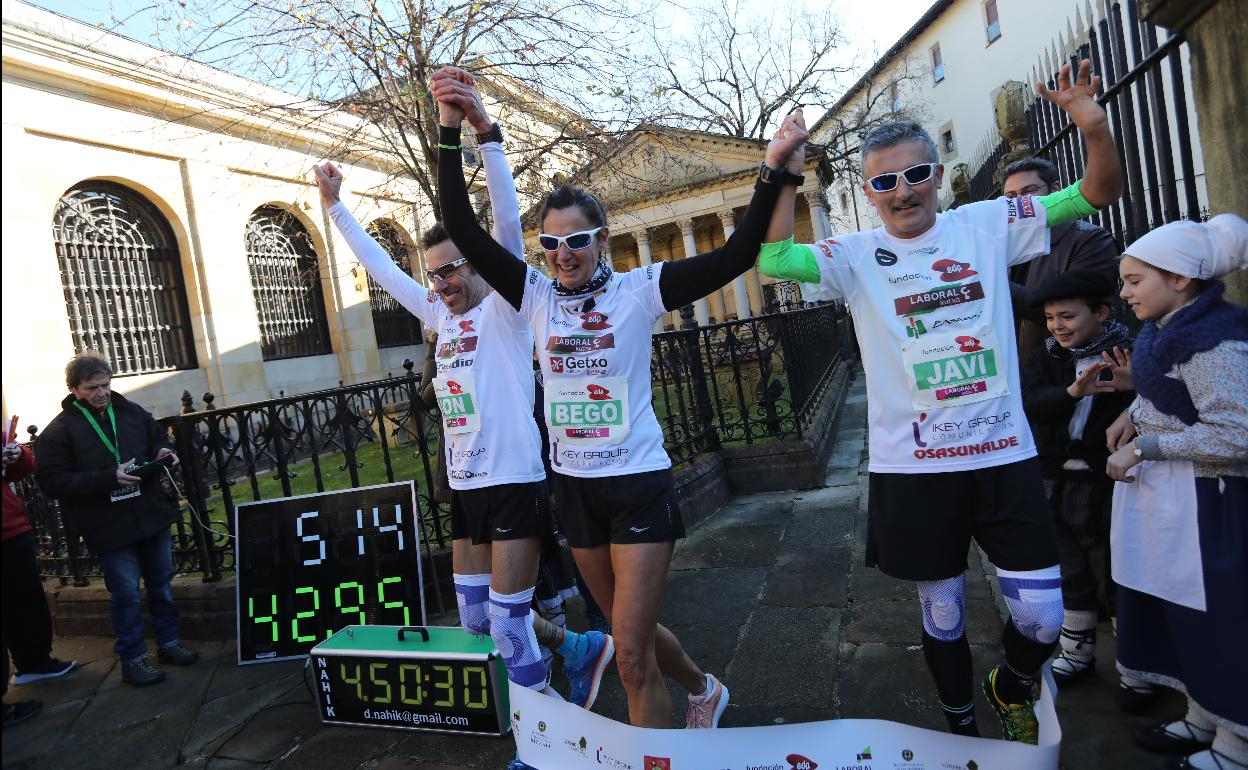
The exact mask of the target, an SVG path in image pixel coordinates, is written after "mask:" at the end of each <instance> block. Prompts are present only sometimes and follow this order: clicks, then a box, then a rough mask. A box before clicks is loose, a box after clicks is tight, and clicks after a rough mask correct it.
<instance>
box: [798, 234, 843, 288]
mask: <svg viewBox="0 0 1248 770" xmlns="http://www.w3.org/2000/svg"><path fill="white" fill-rule="evenodd" d="M804 245H805V247H806V248H808V249H810V253H811V254H813V255H814V257H815V264H816V265H818V266H819V283H800V284H799V286H801V289H802V299H803V300H804V301H806V302H825V301H827V300H833V299H840V298H842V297H848V296H849V294H850V292H851V291H852V290H853V287H854V269H853V267H852V266H851V265H850V255H851V253H852V252H851V251H850V249H849V248H848V247H847V246H845V244H843V243H841V242H840V241H838V240H836V239H835V238H826V239H824V240H822V241H818V242H817V243H808V244H804Z"/></svg>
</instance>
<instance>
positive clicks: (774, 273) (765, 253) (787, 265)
mask: <svg viewBox="0 0 1248 770" xmlns="http://www.w3.org/2000/svg"><path fill="white" fill-rule="evenodd" d="M758 269H759V270H762V271H763V274H764V275H769V276H771V277H772V278H787V279H789V280H790V281H800V282H801V283H819V265H818V264H817V263H816V262H815V255H814V254H812V253H811V252H810V249H808V248H806V247H805V246H799V245H798V244H795V243H793V236H791V235H790V236H789V237H788V238H785V239H784V240H783V241H779V242H778V243H764V244H763V248H762V249H761V250H760V251H759V252H758Z"/></svg>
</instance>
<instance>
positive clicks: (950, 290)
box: [893, 281, 984, 316]
mask: <svg viewBox="0 0 1248 770" xmlns="http://www.w3.org/2000/svg"><path fill="white" fill-rule="evenodd" d="M983 298H984V287H983V285H982V284H981V283H980V282H979V281H972V282H971V283H963V284H958V285H957V286H941V287H939V288H936V289H929V290H927V291H921V292H919V293H917V294H907V295H906V296H904V297H897V298H896V299H894V300H893V306H894V308H896V310H897V315H900V316H907V315H913V314H916V313H926V312H929V311H932V310H937V309H939V308H942V307H949V306H950V305H960V304H962V303H963V302H975V301H976V300H981V299H983Z"/></svg>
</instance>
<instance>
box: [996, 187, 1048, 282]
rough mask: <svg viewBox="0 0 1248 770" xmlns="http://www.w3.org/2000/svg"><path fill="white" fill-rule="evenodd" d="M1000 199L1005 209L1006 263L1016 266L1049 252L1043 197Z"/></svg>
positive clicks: (1027, 196)
mask: <svg viewBox="0 0 1248 770" xmlns="http://www.w3.org/2000/svg"><path fill="white" fill-rule="evenodd" d="M997 201H1000V202H1001V203H1003V204H1004V208H1005V212H1004V214H1003V216H1005V220H1006V231H1005V234H1006V238H1005V263H1006V264H1007V265H1010V266H1014V265H1018V264H1021V263H1023V262H1030V261H1031V260H1033V259H1035V258H1036V257H1040V256H1044V255H1045V254H1048V253H1049V215H1048V212H1047V211H1046V210H1045V208H1044V204H1043V203H1041V202H1040V199H1039V198H1036V197H1035V196H1034V195H1020V196H1018V197H1017V198H998V199H997ZM994 202H996V201H994Z"/></svg>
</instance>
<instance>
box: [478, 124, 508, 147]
mask: <svg viewBox="0 0 1248 770" xmlns="http://www.w3.org/2000/svg"><path fill="white" fill-rule="evenodd" d="M487 142H498V143H499V144H502V143H503V129H502V126H500V125H498V121H495V122H494V125H492V126H490V130H489V131H483V132H482V133H480V134H477V146H478V147H480V146H481V145H483V144H486V143H487Z"/></svg>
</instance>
